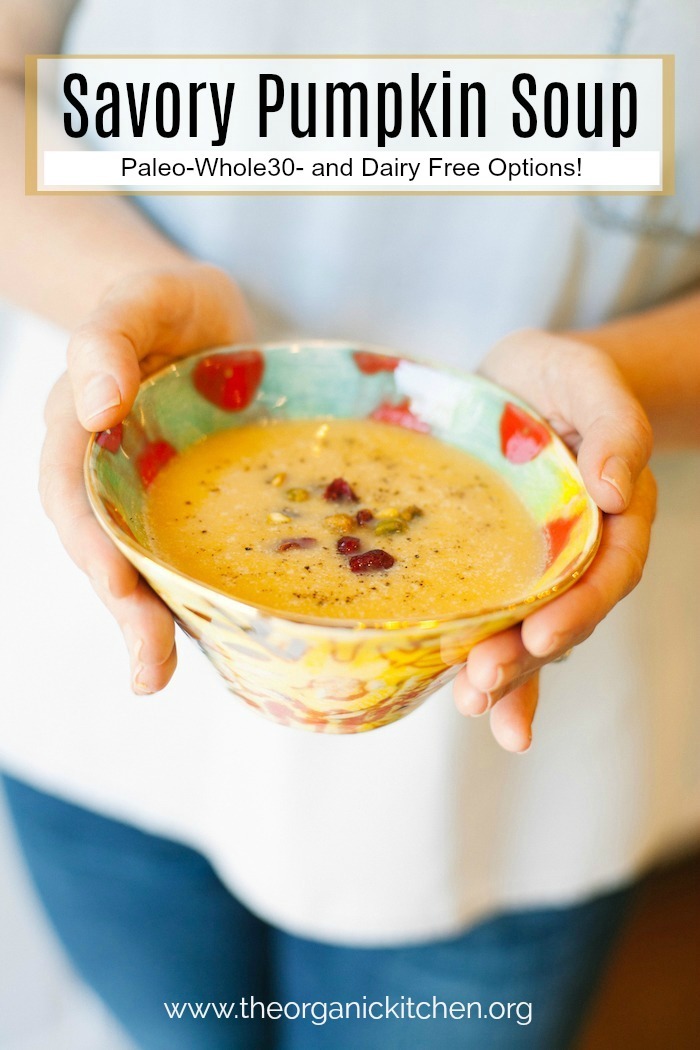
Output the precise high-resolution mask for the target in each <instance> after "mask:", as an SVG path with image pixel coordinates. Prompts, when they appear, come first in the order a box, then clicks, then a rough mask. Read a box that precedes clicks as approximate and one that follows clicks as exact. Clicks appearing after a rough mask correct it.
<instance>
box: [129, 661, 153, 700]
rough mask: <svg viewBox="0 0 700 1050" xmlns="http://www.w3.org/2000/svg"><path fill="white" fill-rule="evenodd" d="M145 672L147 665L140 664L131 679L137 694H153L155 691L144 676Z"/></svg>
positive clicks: (132, 686)
mask: <svg viewBox="0 0 700 1050" xmlns="http://www.w3.org/2000/svg"><path fill="white" fill-rule="evenodd" d="M145 673H146V667H145V666H144V665H143V664H139V665H138V666H137V667H136V669H135V671H134V675H133V678H132V679H131V688H132V690H133V691H134V692H135V693H136V695H137V696H152V695H153V693H155V689H154V688H153V687H152V686H151V685H149V684H148V682H146V681H144V678H143V676H144V674H145Z"/></svg>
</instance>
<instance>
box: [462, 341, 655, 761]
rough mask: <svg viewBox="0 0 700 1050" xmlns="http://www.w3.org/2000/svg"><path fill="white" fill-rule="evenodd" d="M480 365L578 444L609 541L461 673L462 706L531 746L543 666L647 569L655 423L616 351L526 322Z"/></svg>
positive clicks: (507, 738) (501, 738)
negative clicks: (576, 578) (526, 327)
mask: <svg viewBox="0 0 700 1050" xmlns="http://www.w3.org/2000/svg"><path fill="white" fill-rule="evenodd" d="M480 372H481V373H482V374H483V375H484V376H486V377H487V378H488V379H492V380H493V381H494V382H496V383H499V384H500V385H501V386H504V387H507V388H508V389H509V390H512V391H513V393H515V394H517V395H518V396H519V397H522V398H523V400H525V401H527V402H529V403H530V404H531V405H532V406H533V407H534V408H536V409H537V411H538V412H539V413H540V414H541V415H542V416H544V418H545V419H546V420H547V421H548V422H549V424H550V426H552V428H553V429H554V430H555V431H556V432H557V433H558V434H559V435H560V436H561V437H562V438H563V440H564V441H565V442H566V443H567V445H568V446H569V447H570V448H571V449H572V450H573V451H574V452H575V453H576V454H577V458H578V466H579V469H580V471H581V474H582V476H583V480H584V482H585V484H586V488H587V489H588V491H589V493H590V494H591V496H592V497H593V499H594V500H595V501H596V503H597V504H598V506H599V507H600V509H601V510H602V511H603V514H604V518H603V535H602V540H601V544H600V548H599V550H598V553H597V555H596V557H595V559H594V561H593V563H592V565H591V566H590V568H589V569H588V570H587V572H586V573H585V574H584V576H583V577H582V579H581V581H580V582H579V583H577V584H576V585H575V586H574V587H572V588H571V590H569V591H567V592H566V593H565V594H563V595H562V596H561V597H560V598H556V599H555V600H554V601H552V602H550V603H549V604H548V605H545V606H543V607H542V608H540V609H538V610H537V611H536V612H534V613H532V615H531V616H528V617H527V619H526V620H524V621H523V623H521V624H518V625H516V626H515V627H511V628H510V629H509V630H507V631H502V632H500V633H499V634H496V635H493V636H492V637H491V638H487V639H486V640H485V641H483V642H480V643H479V644H478V645H477V646H475V647H474V649H473V650H472V651H471V653H470V654H469V658H468V661H467V664H466V665H465V667H463V668H462V669H461V670H460V672H459V674H458V676H457V679H456V680H455V687H454V693H455V703H456V705H457V708H458V710H459V711H460V712H461V713H462V714H464V715H469V716H475V715H480V714H483V713H484V712H485V711H487V710H490V718H491V730H492V732H493V735H494V737H495V738H496V740H497V741H498V743H499V744H500V745H501V746H502V747H503V748H505V749H506V750H507V751H527V749H528V748H529V746H530V744H531V742H532V722H533V719H534V716H535V711H536V709H537V700H538V678H539V669H540V668H541V667H543V666H544V665H545V664H547V663H550V662H551V661H553V660H557V659H559V658H560V657H562V656H564V655H566V654H567V653H568V651H569V650H570V649H571V648H572V647H573V646H575V645H578V644H579V642H582V641H584V640H585V639H586V638H588V636H589V635H590V634H591V633H592V632H593V630H594V629H595V627H596V626H597V625H598V624H599V623H600V621H601V620H602V619H603V618H604V617H605V616H606V615H607V614H608V613H609V612H610V610H611V609H612V608H613V606H615V605H616V604H617V603H618V602H619V601H621V600H622V598H624V597H625V595H627V594H629V592H630V591H631V590H633V588H634V587H636V585H637V584H638V583H639V580H640V579H641V575H642V570H643V568H644V563H645V561H646V557H647V552H648V550H649V538H650V532H651V525H652V522H653V520H654V514H655V511H656V484H655V482H654V478H653V476H652V474H651V471H650V470H649V468H648V467H647V462H648V460H649V456H650V454H651V447H652V433H651V427H650V425H649V421H648V420H647V417H646V415H645V413H644V410H643V409H642V407H641V405H640V404H639V402H638V401H637V400H636V398H635V397H634V395H633V394H632V393H631V391H630V390H629V389H628V387H627V385H626V384H625V381H624V379H623V377H622V375H621V373H620V372H619V370H618V369H617V367H616V365H615V364H614V363H613V362H612V360H611V359H610V357H608V355H607V354H605V353H604V352H603V351H601V350H597V349H596V348H595V347H594V346H590V345H588V344H585V343H581V342H578V341H577V340H575V339H567V338H564V337H561V336H556V335H551V334H549V333H547V332H539V331H525V332H517V333H515V334H514V335H510V336H508V337H507V338H506V339H504V340H503V341H502V342H500V343H498V344H497V346H495V347H494V349H493V350H492V351H491V352H490V353H489V354H488V355H487V357H486V358H485V360H484V361H483V363H482V365H481V368H480Z"/></svg>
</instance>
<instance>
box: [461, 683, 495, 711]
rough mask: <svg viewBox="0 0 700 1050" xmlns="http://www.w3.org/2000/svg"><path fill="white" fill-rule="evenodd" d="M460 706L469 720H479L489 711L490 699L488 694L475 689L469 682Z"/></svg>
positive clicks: (463, 691) (463, 690)
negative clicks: (480, 716)
mask: <svg viewBox="0 0 700 1050" xmlns="http://www.w3.org/2000/svg"><path fill="white" fill-rule="evenodd" d="M460 706H461V707H462V708H463V709H464V713H465V714H466V715H467V716H468V717H469V718H478V717H479V715H484V714H486V712H487V711H488V709H489V698H488V695H487V694H486V693H482V692H481V691H480V690H479V689H475V688H474V686H473V685H472V684H471V682H467V684H466V686H464V687H463V688H462V696H461V704H460Z"/></svg>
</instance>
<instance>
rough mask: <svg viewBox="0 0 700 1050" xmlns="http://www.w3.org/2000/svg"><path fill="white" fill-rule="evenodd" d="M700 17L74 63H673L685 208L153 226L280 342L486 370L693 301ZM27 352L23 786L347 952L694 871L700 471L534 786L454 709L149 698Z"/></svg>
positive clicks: (541, 6)
mask: <svg viewBox="0 0 700 1050" xmlns="http://www.w3.org/2000/svg"><path fill="white" fill-rule="evenodd" d="M292 9H293V10H292ZM166 10H167V16H165V14H164V13H165V12H166ZM625 15H629V16H630V17H629V18H628V19H627V20H625V18H624V17H623V16H625ZM691 17H692V18H695V20H696V22H697V16H696V14H695V12H694V8H692V7H691V5H690V3H689V2H687V3H686V2H684V0H675V2H673V3H663V4H662V3H661V2H658V3H653V4H652V3H645V2H643V0H640V2H639V3H637V4H629V3H628V4H620V5H619V8H617V7H616V5H611V4H609V3H607V2H603V0H594V2H590V3H588V4H586V5H581V4H580V3H576V4H573V3H571V4H569V3H562V2H561V0H556V3H555V2H554V0H539V3H538V4H536V5H534V6H533V5H532V4H529V5H519V4H516V3H505V2H501V3H493V2H490V3H487V2H486V0H484V2H483V3H480V2H477V3H474V4H470V5H464V4H460V3H457V2H454V3H448V2H444V0H443V2H439V3H438V4H437V5H433V7H432V8H431V11H430V17H428V16H427V15H426V14H425V8H424V5H422V4H419V3H418V2H417V0H416V2H411V3H401V4H398V3H383V4H380V5H377V4H372V3H370V2H369V0H362V2H359V3H355V4H353V5H347V4H331V3H327V2H325V3H321V2H314V3H311V2H306V3H298V4H295V5H289V4H283V3H281V0H264V2H253V0H239V2H237V3H230V2H224V0H200V2H199V3H198V4H196V5H193V4H190V3H189V2H186V0H176V2H170V3H167V4H166V3H165V2H164V0H163V2H162V3H158V2H154V3H152V4H150V5H144V4H143V3H142V2H138V3H137V2H136V0H123V2H122V3H120V4H119V5H113V4H108V3H107V2H106V0H94V2H92V3H86V4H83V5H82V6H81V8H80V10H79V12H78V16H77V18H76V21H75V24H74V26H73V29H72V34H71V36H72V38H71V40H70V41H69V48H68V49H69V50H72V51H74V52H81V51H82V52H92V53H95V52H100V51H102V52H107V51H112V52H117V53H119V52H121V53H123V52H128V51H134V52H142V53H143V52H147V53H148V52H156V51H158V52H169V51H170V52H182V51H183V50H187V51H190V52H208V51H217V52H219V53H221V52H224V51H227V50H228V51H231V52H245V51H250V52H265V53H271V52H276V51H290V52H293V51H302V52H307V53H308V52H322V51H330V52H332V51H336V52H337V51H344V52H355V53H358V52H371V51H377V52H387V51H393V52H402V51H403V52H419V51H420V52H428V51H436V52H437V51H445V50H450V51H455V50H462V51H465V52H483V53H489V52H490V53H494V52H502V53H505V52H513V51H520V52H523V53H527V52H541V51H543V50H549V51H553V52H572V53H573V52H576V53H582V52H587V51H589V52H596V51H605V50H606V49H608V48H610V47H612V46H615V45H616V44H620V43H621V46H622V47H623V48H624V49H625V50H627V51H630V52H632V53H639V52H645V51H647V52H661V51H676V52H677V68H678V81H679V83H678V85H677V96H678V101H679V107H680V111H679V115H678V123H677V145H678V157H677V164H678V168H677V187H678V189H677V194H676V196H675V197H673V198H642V197H617V198H616V197H611V198H607V199H605V198H602V199H600V198H574V197H566V198H556V197H495V198H487V197H475V198H444V199H440V198H420V197H414V198H391V197H383V198H369V199H364V198H327V197H326V198H324V197H319V198H293V197H285V198H272V199H266V198H234V197H232V198H224V197H216V198H212V197H209V198H207V197H201V198H181V197H175V198H168V197H151V198H148V200H147V204H146V207H147V210H148V211H149V213H150V214H151V215H152V216H153V218H154V220H155V221H157V222H158V223H160V224H161V225H162V226H163V227H164V228H165V229H166V230H168V231H169V232H170V234H171V235H172V236H174V237H175V238H176V239H177V240H178V241H180V242H181V243H183V244H185V245H187V246H188V247H189V248H190V250H191V251H192V252H193V253H194V254H195V255H198V256H202V257H205V258H208V259H210V260H212V261H215V262H218V263H220V264H222V265H225V266H226V267H227V268H228V269H229V270H230V271H231V272H232V273H233V274H234V275H235V276H236V278H237V279H239V280H240V282H241V284H242V285H243V288H244V289H245V291H246V292H247V294H248V295H249V298H250V300H251V302H252V304H253V306H254V309H255V311H256V313H257V318H258V323H259V328H260V331H261V334H262V336H263V337H278V336H285V335H305V336H317V337H329V338H334V337H338V338H347V339H353V340H368V341H371V342H374V343H384V344H386V345H388V346H391V347H395V348H396V349H397V350H400V351H404V352H411V351H413V352H416V353H419V354H420V355H422V356H432V357H435V358H437V359H439V360H443V361H446V362H450V363H459V364H460V365H462V366H463V367H466V368H468V367H474V366H475V365H476V364H477V362H478V361H479V359H480V357H481V356H482V355H483V353H484V352H485V351H486V350H487V349H488V347H489V345H490V344H491V343H492V342H493V341H494V340H495V339H497V338H498V337H499V336H501V335H502V334H505V333H506V332H508V331H511V330H513V329H514V328H518V327H522V326H525V325H541V326H548V325H554V326H559V327H566V326H580V325H585V324H592V323H596V322H599V321H601V320H603V319H605V317H607V316H610V315H614V314H618V313H620V312H624V311H628V310H634V309H638V308H641V307H642V306H644V305H645V304H648V303H652V302H654V301H657V300H659V299H660V298H663V297H667V296H669V295H671V294H673V293H674V291H679V290H681V289H684V288H686V287H687V286H688V285H689V284H690V283H691V282H692V281H697V279H698V277H699V276H700V250H699V245H700V240H699V238H698V230H699V229H700V194H698V191H697V178H696V172H697V166H698V159H699V158H698V142H697V137H696V136H695V135H694V130H695V129H694V128H693V125H692V120H691V117H692V114H691V113H690V110H692V108H693V102H692V100H693V99H694V98H696V97H697V93H698V87H700V84H699V83H698V80H699V75H698V69H697V63H696V60H695V56H694V55H692V54H691V53H690V47H689V40H690V37H691V35H692V34H691V33H690V32H689V28H688V20H689V19H690V18H691ZM545 25H546V27H547V40H546V41H543V40H542V32H543V26H545ZM683 100H685V103H686V105H685V106H683ZM31 324H32V322H28V321H27V320H26V319H21V320H16V321H15V329H14V333H12V332H8V333H7V334H6V344H5V348H4V350H3V359H2V365H1V366H0V447H2V449H3V460H2V462H3V468H4V474H5V476H4V479H3V481H4V484H3V491H4V493H5V496H6V504H5V509H4V510H3V514H2V515H1V516H0V578H1V579H2V602H1V603H0V637H1V638H2V639H3V659H2V666H1V669H0V676H1V677H0V682H1V683H2V684H1V688H2V704H1V705H0V757H1V758H2V759H3V760H4V762H5V763H6V765H7V767H8V768H9V769H10V770H12V771H14V772H15V773H17V774H18V775H20V776H24V777H25V778H27V779H30V780H32V781H33V782H35V783H37V784H38V785H39V786H43V787H45V788H47V789H48V790H51V791H53V792H55V793H58V794H61V795H64V796H65V797H68V798H71V799H74V800H76V801H78V802H80V803H82V804H84V805H87V806H90V807H94V808H95V809H98V810H100V811H104V812H106V813H109V814H111V815H114V816H116V817H119V818H121V819H124V820H127V821H131V822H133V823H135V824H137V825H139V826H141V827H143V828H145V829H149V830H153V831H155V832H157V833H159V834H163V835H168V836H171V837H173V838H175V839H178V840H181V841H183V842H187V843H189V844H191V845H193V846H195V847H197V848H198V849H200V850H202V852H204V853H205V854H206V855H207V856H208V857H209V858H210V860H211V861H212V863H213V864H214V865H215V867H216V868H217V870H218V872H219V874H220V876H221V878H222V879H223V880H224V881H225V882H226V883H227V885H229V886H230V887H231V889H232V890H233V891H234V892H235V893H237V894H238V895H239V896H240V898H241V899H242V900H243V901H244V902H245V903H246V904H247V905H248V906H249V907H251V908H252V909H253V910H254V911H256V912H257V913H259V914H260V915H262V916H263V917H265V918H267V919H269V920H271V921H273V922H275V923H278V924H279V925H281V926H283V927H284V928H286V929H289V930H292V931H295V932H298V933H301V934H303V935H306V936H311V937H317V938H319V939H322V940H337V941H342V942H346V943H363V944H390V943H400V942H407V941H414V940H420V939H424V938H429V937H435V936H439V935H446V934H450V933H452V932H455V931H457V930H459V929H461V928H463V927H465V926H467V925H468V924H469V923H471V922H474V921H476V920H477V919H479V918H481V917H483V916H485V915H487V914H489V913H492V912H493V911H496V910H498V909H501V908H504V907H527V906H534V905H546V904H551V903H564V902H570V901H574V900H578V899H581V898H584V897H586V896H588V895H591V894H593V893H595V892H599V891H602V890H604V889H606V888H609V887H611V886H613V885H615V884H617V883H619V882H620V881H622V880H624V879H627V878H629V877H630V876H631V875H632V874H634V873H635V872H637V871H639V870H640V869H641V868H642V867H643V866H645V865H647V864H649V863H650V862H651V861H652V860H654V859H656V858H658V857H659V856H660V855H661V854H662V853H664V852H667V851H668V850H671V849H677V848H680V847H681V846H683V845H684V844H687V843H688V842H689V841H691V839H692V837H693V835H694V833H695V829H696V828H697V826H698V816H700V761H699V758H698V748H697V740H698V730H699V729H700V705H699V704H698V699H697V698H698V694H699V690H698V686H699V685H700V662H699V660H698V650H699V648H700V647H699V646H698V640H699V638H698V633H699V632H698V607H697V597H696V591H697V587H696V584H697V580H698V579H699V578H700V572H699V571H698V570H699V569H700V544H699V543H698V538H699V536H698V521H700V496H699V493H698V486H697V483H696V477H697V458H696V457H693V456H690V455H688V456H679V457H672V458H669V459H667V460H666V461H665V462H661V461H660V462H659V465H658V467H659V474H660V478H661V510H660V515H659V521H658V524H657V527H656V535H655V543H654V549H653V553H652V557H651V559H650V564H649V568H648V571H647V574H646V578H645V580H644V581H643V583H642V585H641V586H640V587H639V588H638V590H637V591H636V592H635V594H634V595H633V596H632V597H631V598H629V599H627V600H626V601H625V602H623V603H622V604H621V605H620V606H618V607H617V608H616V609H615V610H614V612H613V613H612V614H611V615H610V617H609V618H608V620H607V621H606V623H605V624H604V625H603V627H601V628H600V629H599V630H598V631H597V632H596V634H595V635H594V636H593V637H592V638H591V639H590V640H589V641H588V642H586V643H585V644H584V645H583V646H581V647H579V649H578V650H577V651H576V653H575V654H574V655H573V656H572V658H571V659H570V661H568V662H567V663H566V664H561V665H557V666H553V667H551V668H549V669H548V670H547V671H546V672H545V673H544V675H543V688H542V700H541V704H540V711H539V713H538V716H537V720H536V724H535V744H534V746H533V748H532V750H531V751H530V752H529V753H528V754H527V755H526V756H513V755H508V754H506V753H504V752H502V751H501V750H499V749H498V747H497V746H496V745H495V743H494V742H493V740H492V739H491V738H490V735H489V731H488V724H487V720H486V719H477V720H466V719H463V718H461V717H460V716H459V715H458V714H457V713H456V711H455V709H454V706H453V703H452V700H451V696H450V690H449V689H443V690H442V691H441V692H440V693H438V694H436V695H435V696H434V697H433V698H431V699H430V700H429V701H428V702H427V703H426V704H425V705H424V706H423V707H422V708H421V709H419V710H418V711H417V712H416V713H414V714H412V715H411V716H410V717H408V718H407V719H405V720H404V721H401V722H399V723H396V724H395V725H393V726H390V727H387V728H385V729H382V730H381V731H378V732H374V733H368V734H362V735H360V736H358V737H353V736H350V737H330V736H324V735H318V736H316V735H313V734H304V733H301V732H294V731H292V730H289V729H285V728H281V727H278V726H275V725H271V724H268V723H266V722H265V721H263V720H262V719H260V718H259V717H257V716H256V715H255V714H253V713H252V712H250V711H249V710H248V709H246V708H245V707H244V705H242V704H239V703H237V702H236V700H235V699H234V698H233V697H231V695H230V694H229V693H227V692H226V690H225V689H224V687H223V685H222V683H221V682H220V680H219V679H218V678H217V676H216V674H215V672H214V671H213V670H212V669H211V668H210V667H209V665H208V664H207V662H206V661H205V660H204V658H203V657H202V656H201V654H199V653H198V652H196V651H195V650H194V647H192V646H191V645H190V644H189V643H188V642H187V641H186V640H185V639H184V638H183V639H181V640H180V642H179V652H180V666H179V667H178V671H177V673H176V676H175V679H174V681H173V683H172V684H171V685H170V686H169V687H168V689H167V690H166V691H165V692H164V693H162V694H160V695H159V696H157V697H154V698H146V699H145V698H137V697H134V696H132V695H131V694H130V692H129V689H128V671H127V661H126V656H125V654H124V652H123V646H122V643H121V640H120V638H119V632H118V629H117V628H116V626H115V625H114V624H112V623H111V621H110V619H109V617H108V614H107V613H106V612H104V611H103V610H102V609H101V606H100V604H99V602H98V600H97V598H95V597H94V595H93V594H92V592H91V590H90V587H89V585H88V584H87V582H86V581H85V580H83V579H82V578H81V577H80V575H79V573H78V572H77V570H75V569H74V568H73V566H72V565H71V564H70V563H69V562H68V559H67V556H66V555H65V554H64V553H63V552H62V550H61V548H60V545H59V543H58V541H57V539H56V538H55V536H54V535H53V532H52V528H51V526H50V524H49V523H48V522H47V521H46V520H45V519H44V517H43V515H42V513H41V510H40V507H39V505H38V499H37V496H36V473H37V468H36V463H37V457H38V449H39V445H40V440H41V431H42V426H41V411H42V406H43V402H44V400H45V396H46V394H47V392H48V389H49V387H50V385H51V382H52V379H53V378H54V377H55V375H56V374H57V373H58V372H59V371H60V370H61V368H62V352H61V349H62V344H63V343H65V337H64V336H62V335H61V334H60V333H58V334H57V333H48V332H47V331H46V330H45V329H43V328H39V327H36V323H34V324H35V327H34V328H33V329H32V328H31V327H28V326H31ZM20 438H21V439H20ZM8 503H9V506H8ZM8 510H9V513H8Z"/></svg>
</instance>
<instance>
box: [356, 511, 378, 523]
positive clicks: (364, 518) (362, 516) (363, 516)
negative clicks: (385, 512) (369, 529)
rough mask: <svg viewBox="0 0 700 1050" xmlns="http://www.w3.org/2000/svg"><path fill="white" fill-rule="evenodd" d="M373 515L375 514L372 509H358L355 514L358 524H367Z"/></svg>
mask: <svg viewBox="0 0 700 1050" xmlns="http://www.w3.org/2000/svg"><path fill="white" fill-rule="evenodd" d="M373 517H374V514H373V513H372V511H371V510H366V509H365V510H358V512H357V514H356V515H355V520H356V522H357V524H358V525H367V524H368V522H370V521H371V520H372V518H373Z"/></svg>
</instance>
